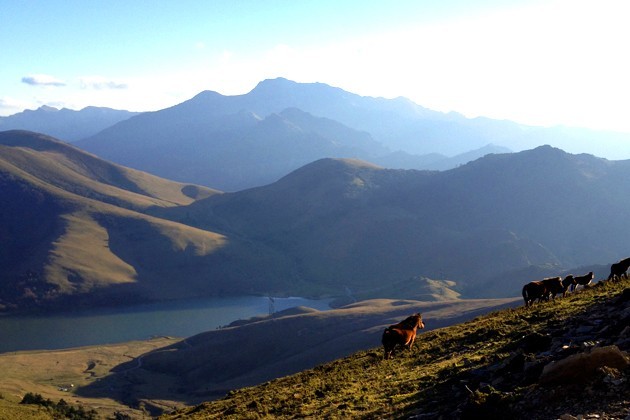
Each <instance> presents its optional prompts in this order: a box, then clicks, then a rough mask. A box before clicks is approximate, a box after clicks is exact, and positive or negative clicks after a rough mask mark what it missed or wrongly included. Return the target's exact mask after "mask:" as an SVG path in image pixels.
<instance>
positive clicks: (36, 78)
mask: <svg viewBox="0 0 630 420" xmlns="http://www.w3.org/2000/svg"><path fill="white" fill-rule="evenodd" d="M22 83H26V84H27V85H31V86H55V87H60V86H66V82H64V81H63V80H60V79H58V78H56V77H54V76H50V75H47V74H32V75H29V76H24V77H22Z"/></svg>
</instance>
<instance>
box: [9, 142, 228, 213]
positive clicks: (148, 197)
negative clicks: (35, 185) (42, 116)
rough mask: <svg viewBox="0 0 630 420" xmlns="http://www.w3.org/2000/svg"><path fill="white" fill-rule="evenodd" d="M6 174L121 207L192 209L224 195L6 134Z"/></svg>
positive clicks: (63, 145)
mask: <svg viewBox="0 0 630 420" xmlns="http://www.w3.org/2000/svg"><path fill="white" fill-rule="evenodd" d="M0 169H1V170H2V171H3V172H7V173H11V174H13V175H14V176H15V177H22V176H25V177H29V178H33V179H37V180H39V181H41V182H42V183H44V184H47V185H49V186H50V187H57V188H59V189H61V190H63V191H67V192H70V193H73V194H76V195H79V196H83V197H87V198H92V199H96V200H99V201H103V202H106V203H110V204H114V205H117V206H120V207H124V208H129V209H134V210H143V209H146V208H148V207H151V206H158V207H169V206H175V205H186V204H190V203H192V202H194V201H195V200H197V199H200V198H205V197H208V196H210V195H213V194H216V193H218V191H215V190H212V189H210V188H206V187H201V186H197V185H191V184H184V183H179V182H174V181H169V180H167V179H164V178H159V177H156V176H154V175H150V174H148V173H146V172H141V171H136V170H133V169H129V168H125V167H123V166H120V165H116V164H113V163H110V162H107V161H104V160H102V159H99V158H97V157H96V156H94V155H91V154H89V153H86V152H84V151H82V150H79V149H77V148H75V147H73V146H71V145H69V144H67V143H64V142H62V141H59V140H56V139H54V138H52V137H48V136H45V135H43V134H37V133H32V132H28V131H5V132H0Z"/></svg>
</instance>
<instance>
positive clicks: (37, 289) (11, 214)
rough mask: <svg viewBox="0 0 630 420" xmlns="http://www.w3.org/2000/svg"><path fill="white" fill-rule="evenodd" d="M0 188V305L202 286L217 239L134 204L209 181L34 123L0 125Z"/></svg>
mask: <svg viewBox="0 0 630 420" xmlns="http://www.w3.org/2000/svg"><path fill="white" fill-rule="evenodd" d="M0 189H1V190H2V193H3V200H2V204H0V239H1V240H2V246H3V247H2V253H0V266H1V267H2V273H1V275H0V311H23V310H36V309H42V308H45V309H50V308H65V309H68V308H76V307H77V306H81V305H88V306H89V305H93V304H110V305H111V304H125V303H131V302H137V301H146V300H156V299H174V298H179V297H190V296H196V295H197V291H198V290H199V288H203V287H206V288H207V286H204V285H205V283H207V281H208V274H207V273H206V272H203V271H202V270H203V269H205V268H207V266H208V264H211V259H212V254H213V253H215V252H217V251H218V250H219V249H221V248H222V247H223V246H224V245H225V243H226V239H225V237H223V236H222V235H219V234H216V233H213V232H209V231H203V230H200V229H195V228H192V227H189V226H186V225H183V224H179V223H174V222H170V221H166V220H163V219H158V218H155V217H152V216H149V215H146V214H143V213H141V211H144V210H146V209H148V208H149V207H156V206H157V207H167V206H174V205H178V204H180V205H181V204H187V203H190V202H192V201H194V200H195V199H197V198H200V197H207V196H208V195H211V194H213V193H215V192H214V191H212V190H209V189H206V188H202V187H197V186H194V185H186V184H180V183H175V182H171V181H168V180H164V179H161V178H157V177H154V176H152V175H149V174H145V173H141V172H138V171H132V170H129V169H126V168H123V167H120V166H117V165H112V164H110V163H107V162H104V161H102V160H100V159H97V158H96V157H94V156H92V155H89V154H87V153H84V152H82V151H80V150H78V149H76V148H74V147H72V146H69V145H67V144H65V143H62V142H59V141H56V140H54V139H51V138H49V137H46V136H43V135H39V134H35V133H29V132H21V131H20V132H3V133H0ZM135 210H138V211H135ZM139 211H140V212H139ZM197 261H199V262H198V263H196V262H197ZM157 273H159V275H157ZM181 276H186V278H187V279H188V282H189V287H188V288H182V287H181V286H180V284H179V280H180V279H181Z"/></svg>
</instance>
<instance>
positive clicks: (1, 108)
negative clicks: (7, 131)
mask: <svg viewBox="0 0 630 420" xmlns="http://www.w3.org/2000/svg"><path fill="white" fill-rule="evenodd" d="M27 106H28V104H27V103H24V102H22V101H18V100H17V99H14V98H11V97H9V96H3V97H0V115H1V116H6V115H12V114H15V113H17V112H20V111H22V110H23V109H25V108H26V107H27Z"/></svg>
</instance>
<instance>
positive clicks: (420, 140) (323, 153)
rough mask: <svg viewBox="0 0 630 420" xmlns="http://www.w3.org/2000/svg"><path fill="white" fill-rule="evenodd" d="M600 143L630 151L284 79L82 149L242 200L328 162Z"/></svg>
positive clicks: (138, 121) (147, 121)
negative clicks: (252, 190) (239, 194)
mask: <svg viewBox="0 0 630 420" xmlns="http://www.w3.org/2000/svg"><path fill="white" fill-rule="evenodd" d="M593 138H597V139H598V144H599V145H601V149H602V150H604V151H609V149H610V147H611V145H614V144H617V145H620V144H623V143H624V142H627V144H630V134H628V135H624V134H623V133H606V132H598V131H593V130H581V129H566V128H562V127H554V128H543V127H528V126H524V125H520V124H517V123H514V122H511V121H498V120H492V119H489V118H474V119H469V118H465V117H464V116H462V115H460V114H457V113H454V112H451V113H448V114H445V113H441V112H437V111H432V110H429V109H426V108H423V107H422V106H419V105H417V104H414V103H413V102H411V101H410V100H408V99H405V98H396V99H384V98H372V97H363V96H360V95H356V94H353V93H350V92H346V91H344V90H342V89H340V88H336V87H332V86H328V85H326V84H323V83H296V82H292V81H289V80H286V79H282V78H278V79H273V80H265V81H262V82H260V83H259V84H258V85H257V86H256V87H255V88H254V89H253V90H252V91H251V92H249V93H247V94H243V95H234V96H224V95H221V94H219V93H217V92H212V91H204V92H201V93H199V94H197V95H196V96H195V97H193V98H191V99H190V100H188V101H185V102H183V103H181V104H178V105H174V106H172V107H170V108H166V109H163V110H160V111H155V112H150V113H144V114H141V115H138V116H136V117H133V118H130V119H128V120H125V121H122V122H120V123H118V124H116V125H114V126H112V127H109V128H107V129H105V130H103V131H102V132H100V133H98V134H96V135H94V136H92V137H90V138H87V139H84V140H81V141H79V142H78V143H77V144H78V145H79V146H80V147H82V148H84V149H86V150H88V151H90V152H93V153H96V154H97V155H99V156H101V157H103V158H105V159H108V160H112V161H115V162H117V163H120V164H122V165H125V166H129V167H134V168H137V169H141V170H145V171H148V172H151V173H154V174H157V175H160V176H163V177H166V178H169V179H175V180H178V181H184V182H193V183H197V184H203V185H207V186H211V187H214V188H219V189H221V190H226V191H237V190H241V189H245V188H249V187H254V186H261V185H265V184H267V183H270V182H273V181H275V180H277V179H279V178H280V177H282V176H284V175H286V174H287V173H289V172H290V171H292V170H295V169H297V168H299V167H300V166H303V165H305V164H307V163H310V162H312V161H314V160H317V159H320V158H325V157H337V158H343V157H348V158H360V159H363V160H368V161H372V162H375V163H378V164H381V165H384V166H387V167H391V168H408V169H438V170H446V169H451V168H453V167H456V166H459V165H461V164H464V163H466V162H468V161H470V160H473V159H476V158H478V157H481V156H483V155H484V154H487V153H497V152H505V151H511V150H523V149H529V148H533V147H536V146H539V145H541V144H552V145H556V146H561V147H563V148H565V149H566V148H568V150H579V148H581V147H584V146H585V145H586V144H587V143H586V141H587V139H588V141H589V142H590V144H592V141H591V140H592V139H593ZM490 144H492V146H490ZM606 148H608V149H606ZM619 150H620V151H623V150H624V149H623V147H621V148H620V149H619Z"/></svg>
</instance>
